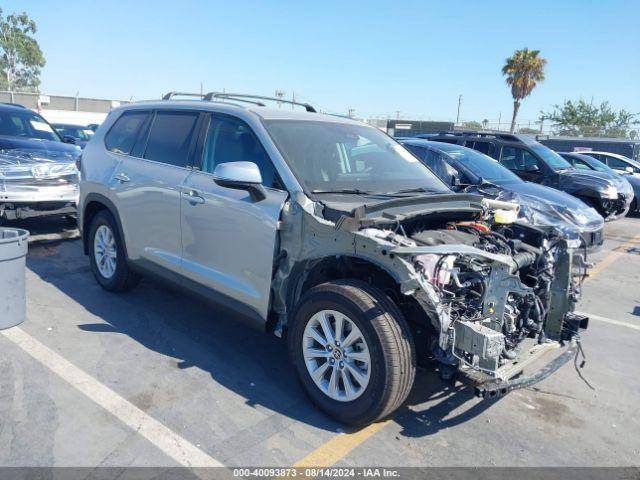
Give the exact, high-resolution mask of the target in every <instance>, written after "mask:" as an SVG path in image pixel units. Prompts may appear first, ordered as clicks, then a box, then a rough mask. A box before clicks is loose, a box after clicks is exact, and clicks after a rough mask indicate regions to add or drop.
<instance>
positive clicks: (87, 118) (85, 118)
mask: <svg viewBox="0 0 640 480" xmlns="http://www.w3.org/2000/svg"><path fill="white" fill-rule="evenodd" d="M38 113H39V114H40V115H42V116H43V117H44V118H45V119H46V120H47V121H48V122H49V123H71V124H73V125H89V124H90V123H97V124H100V123H102V122H103V121H104V119H105V118H106V117H107V114H106V113H95V112H76V111H70V110H45V109H42V110H40V111H39V112H38Z"/></svg>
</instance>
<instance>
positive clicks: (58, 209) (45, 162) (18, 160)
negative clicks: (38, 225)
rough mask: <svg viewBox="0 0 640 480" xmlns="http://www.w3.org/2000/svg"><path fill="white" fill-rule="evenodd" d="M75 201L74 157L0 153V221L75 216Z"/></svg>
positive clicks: (48, 153)
mask: <svg viewBox="0 0 640 480" xmlns="http://www.w3.org/2000/svg"><path fill="white" fill-rule="evenodd" d="M77 201H78V170H77V168H76V165H75V158H74V157H73V156H71V155H68V154H64V153H59V152H47V151H36V150H34V151H23V150H9V151H3V152H1V153H0V219H7V220H16V219H23V218H29V217H35V216H45V215H75V213H76V205H77Z"/></svg>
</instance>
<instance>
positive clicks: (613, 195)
mask: <svg viewBox="0 0 640 480" xmlns="http://www.w3.org/2000/svg"><path fill="white" fill-rule="evenodd" d="M600 195H601V196H602V197H603V198H608V199H609V200H616V199H617V198H618V189H617V188H616V187H614V186H613V185H609V186H608V187H605V188H603V189H602V190H600Z"/></svg>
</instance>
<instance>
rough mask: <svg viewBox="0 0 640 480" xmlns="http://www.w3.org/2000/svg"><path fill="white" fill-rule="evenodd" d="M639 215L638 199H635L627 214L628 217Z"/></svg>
mask: <svg viewBox="0 0 640 480" xmlns="http://www.w3.org/2000/svg"><path fill="white" fill-rule="evenodd" d="M638 213H640V212H638V199H637V198H634V199H633V201H632V202H631V206H630V207H629V211H628V212H627V216H629V217H635V216H636V215H638Z"/></svg>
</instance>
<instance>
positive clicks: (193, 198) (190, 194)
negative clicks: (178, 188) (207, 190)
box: [182, 190, 204, 205]
mask: <svg viewBox="0 0 640 480" xmlns="http://www.w3.org/2000/svg"><path fill="white" fill-rule="evenodd" d="M182 196H183V197H184V198H185V200H187V201H188V202H189V203H190V204H192V205H196V204H199V203H204V197H201V196H200V195H198V192H196V191H195V190H189V191H187V192H182Z"/></svg>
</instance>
